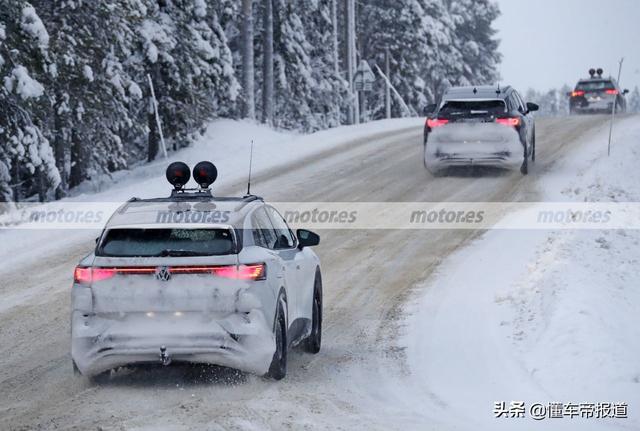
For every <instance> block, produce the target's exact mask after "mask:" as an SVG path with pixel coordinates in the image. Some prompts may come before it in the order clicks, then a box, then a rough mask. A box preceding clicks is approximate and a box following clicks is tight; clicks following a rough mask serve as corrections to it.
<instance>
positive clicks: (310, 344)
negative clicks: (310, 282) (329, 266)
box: [303, 273, 322, 354]
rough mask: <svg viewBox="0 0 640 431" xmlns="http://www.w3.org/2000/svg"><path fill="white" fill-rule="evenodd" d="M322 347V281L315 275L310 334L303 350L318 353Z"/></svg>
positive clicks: (318, 275)
mask: <svg viewBox="0 0 640 431" xmlns="http://www.w3.org/2000/svg"><path fill="white" fill-rule="evenodd" d="M321 345H322V280H321V278H320V274H319V273H318V274H316V281H315V285H314V289H313V309H312V315H311V334H310V335H309V337H307V339H306V340H304V344H303V349H304V351H305V352H308V353H313V354H315V353H318V352H319V351H320V347H321Z"/></svg>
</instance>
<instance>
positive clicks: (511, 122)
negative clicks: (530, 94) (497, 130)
mask: <svg viewBox="0 0 640 431" xmlns="http://www.w3.org/2000/svg"><path fill="white" fill-rule="evenodd" d="M496 123H498V124H503V125H505V126H511V127H518V126H519V125H520V124H521V121H520V118H518V117H509V118H496Z"/></svg>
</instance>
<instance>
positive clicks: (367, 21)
mask: <svg viewBox="0 0 640 431" xmlns="http://www.w3.org/2000/svg"><path fill="white" fill-rule="evenodd" d="M358 17H359V24H358V34H359V35H360V43H359V46H360V53H361V56H362V58H364V59H366V60H368V61H369V62H370V63H372V64H373V63H375V64H378V65H384V63H385V48H386V47H388V48H389V52H390V54H391V59H390V63H391V71H392V73H391V76H390V77H389V78H390V80H391V82H392V84H393V86H394V87H395V88H396V89H397V90H398V92H399V93H400V95H401V96H402V97H403V99H404V100H405V102H406V103H407V104H408V105H409V106H410V107H412V109H413V110H414V111H416V112H418V111H419V110H421V109H422V107H423V106H424V105H426V104H427V103H428V101H429V100H433V99H434V98H435V95H436V94H437V91H438V89H439V88H440V87H441V85H442V81H443V80H445V79H448V76H449V75H448V71H449V70H450V69H451V68H452V65H454V64H455V62H456V61H457V58H456V57H455V56H453V55H452V54H451V36H450V33H449V29H447V27H446V26H445V25H444V22H443V20H444V19H445V18H446V9H445V7H444V4H443V3H442V0H374V1H372V2H370V3H367V4H366V5H362V6H361V7H360V8H359V15H358ZM379 29H385V31H379ZM384 96H385V92H384V85H383V81H382V80H380V84H379V85H377V86H376V91H375V93H374V94H372V95H370V105H371V106H374V107H376V109H377V111H376V113H375V117H376V118H382V117H383V116H384ZM392 108H393V109H392V110H393V115H394V116H400V115H406V114H407V113H406V112H404V109H403V107H402V105H401V104H400V103H393V104H392Z"/></svg>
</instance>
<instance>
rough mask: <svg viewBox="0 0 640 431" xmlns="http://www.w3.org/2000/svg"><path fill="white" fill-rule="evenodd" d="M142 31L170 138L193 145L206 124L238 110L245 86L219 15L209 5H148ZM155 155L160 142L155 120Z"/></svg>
mask: <svg viewBox="0 0 640 431" xmlns="http://www.w3.org/2000/svg"><path fill="white" fill-rule="evenodd" d="M147 2H148V5H147V14H146V16H145V18H144V19H143V20H142V22H141V24H140V26H139V27H138V29H137V32H138V34H139V35H140V42H141V52H140V56H141V58H142V61H143V63H144V69H145V70H146V71H147V72H149V73H150V74H151V77H152V80H153V83H154V88H155V91H156V97H157V99H158V104H159V111H160V117H161V118H162V121H163V126H164V129H165V137H166V138H167V140H168V141H171V142H173V148H179V147H183V146H185V145H187V144H188V143H189V142H190V140H191V138H192V137H193V135H194V133H195V132H197V131H198V129H199V127H200V126H201V125H202V124H203V122H204V120H205V119H208V118H211V117H212V116H213V115H228V114H229V113H231V112H233V110H234V108H235V100H236V98H237V95H238V92H239V85H238V82H237V80H236V77H235V75H234V70H233V66H232V64H233V62H232V56H231V52H230V51H229V48H228V46H227V41H226V35H225V33H224V31H223V29H222V27H221V26H220V24H219V21H218V17H217V13H216V11H215V10H214V9H213V8H211V7H209V6H208V5H207V4H206V3H205V2H204V1H203V0H173V1H171V2H160V3H161V4H160V3H159V2H157V1H152V0H147ZM149 119H150V120H149V129H150V131H151V133H150V144H151V145H150V151H149V157H150V158H153V157H155V153H154V150H157V147H155V145H153V143H154V142H157V141H156V139H157V136H156V134H155V133H154V131H155V121H153V120H152V119H151V116H149Z"/></svg>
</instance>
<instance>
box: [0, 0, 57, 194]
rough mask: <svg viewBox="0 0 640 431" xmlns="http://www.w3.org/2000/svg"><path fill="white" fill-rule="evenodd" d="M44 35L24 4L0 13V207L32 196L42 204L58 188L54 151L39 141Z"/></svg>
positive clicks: (43, 110)
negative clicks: (0, 203) (36, 195)
mask: <svg viewBox="0 0 640 431" xmlns="http://www.w3.org/2000/svg"><path fill="white" fill-rule="evenodd" d="M49 68H50V60H49V34H48V32H47V30H46V28H45V26H44V24H43V22H42V20H41V19H40V17H39V16H38V13H37V12H36V10H35V8H34V7H33V6H32V5H31V4H30V3H28V2H26V1H18V0H16V1H12V2H3V4H2V8H0V84H1V85H0V201H2V202H11V201H19V200H22V198H23V197H28V196H30V195H33V194H35V193H37V194H38V196H39V198H40V200H44V199H45V198H46V195H47V193H48V192H50V191H51V190H52V189H53V188H55V187H56V186H57V185H58V183H59V182H60V176H59V173H58V170H57V169H56V166H55V160H54V157H53V151H52V149H51V146H50V145H49V141H48V140H47V138H46V137H45V136H44V133H43V128H44V121H43V120H44V117H45V113H46V112H47V110H48V101H47V98H46V97H45V86H44V85H43V83H42V82H41V81H42V80H43V79H42V78H43V77H46V76H47V74H49V73H50V69H49Z"/></svg>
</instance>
